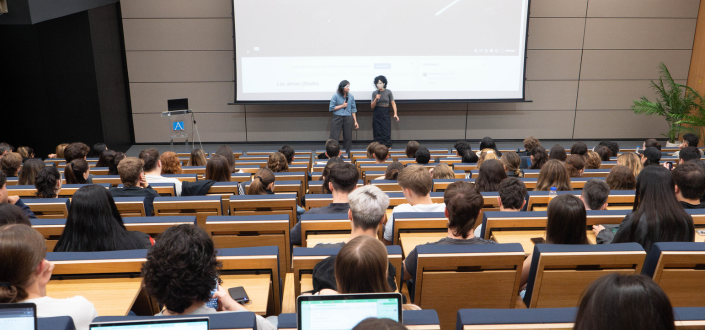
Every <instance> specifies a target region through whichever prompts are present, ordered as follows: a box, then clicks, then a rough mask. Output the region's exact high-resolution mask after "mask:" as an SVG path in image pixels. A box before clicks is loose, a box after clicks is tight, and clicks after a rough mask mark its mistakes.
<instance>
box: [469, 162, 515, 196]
mask: <svg viewBox="0 0 705 330" xmlns="http://www.w3.org/2000/svg"><path fill="white" fill-rule="evenodd" d="M506 178H507V172H505V170H504V165H502V163H501V162H500V161H498V160H496V159H489V160H487V161H485V162H483V163H482V167H480V171H479V174H478V175H477V178H476V179H475V187H476V188H477V190H478V191H480V192H489V191H497V190H498V189H499V183H500V182H502V180H504V179H506Z"/></svg>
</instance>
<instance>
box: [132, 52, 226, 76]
mask: <svg viewBox="0 0 705 330" xmlns="http://www.w3.org/2000/svg"><path fill="white" fill-rule="evenodd" d="M126 55H127V67H128V74H129V76H130V82H205V81H210V82H212V81H223V82H232V81H233V75H234V69H233V67H234V65H235V63H234V62H233V52H231V51H190V52H180V51H142V52H126Z"/></svg>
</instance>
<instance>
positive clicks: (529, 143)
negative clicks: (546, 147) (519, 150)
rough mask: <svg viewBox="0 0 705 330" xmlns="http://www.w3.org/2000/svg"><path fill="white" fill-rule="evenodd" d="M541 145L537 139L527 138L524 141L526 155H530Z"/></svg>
mask: <svg viewBox="0 0 705 330" xmlns="http://www.w3.org/2000/svg"><path fill="white" fill-rule="evenodd" d="M540 145H541V141H539V139H537V138H535V137H533V136H529V137H528V138H526V139H524V149H525V150H526V152H527V153H529V154H530V153H531V151H532V150H533V149H534V148H535V147H538V146H540Z"/></svg>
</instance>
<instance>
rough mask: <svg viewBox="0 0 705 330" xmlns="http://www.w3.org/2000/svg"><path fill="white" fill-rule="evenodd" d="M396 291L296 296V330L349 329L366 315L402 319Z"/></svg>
mask: <svg viewBox="0 0 705 330" xmlns="http://www.w3.org/2000/svg"><path fill="white" fill-rule="evenodd" d="M401 303H402V300H401V294H400V293H369V294H341V295H329V296H326V295H324V296H299V297H298V298H297V299H296V307H297V310H298V311H299V312H298V315H297V318H298V321H297V329H298V330H324V329H325V330H351V329H352V328H354V327H355V326H356V325H357V324H358V323H360V321H362V320H364V319H366V318H368V317H376V318H388V319H392V320H394V321H397V322H400V323H401V321H402V319H401V315H402V309H401Z"/></svg>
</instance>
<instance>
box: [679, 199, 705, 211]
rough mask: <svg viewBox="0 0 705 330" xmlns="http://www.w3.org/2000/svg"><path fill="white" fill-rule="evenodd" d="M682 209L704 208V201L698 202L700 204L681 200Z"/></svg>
mask: <svg viewBox="0 0 705 330" xmlns="http://www.w3.org/2000/svg"><path fill="white" fill-rule="evenodd" d="M681 205H683V208H684V209H705V202H702V201H701V202H700V204H690V203H688V202H684V201H681Z"/></svg>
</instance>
